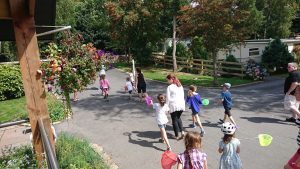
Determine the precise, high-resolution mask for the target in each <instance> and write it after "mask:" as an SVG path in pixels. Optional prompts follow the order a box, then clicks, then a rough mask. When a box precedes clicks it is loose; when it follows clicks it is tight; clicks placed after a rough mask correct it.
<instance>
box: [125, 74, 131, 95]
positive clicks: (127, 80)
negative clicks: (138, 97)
mask: <svg viewBox="0 0 300 169" xmlns="http://www.w3.org/2000/svg"><path fill="white" fill-rule="evenodd" d="M132 90H133V86H132V83H131V81H130V77H127V78H126V83H125V91H126V92H128V94H129V99H131V97H132Z"/></svg>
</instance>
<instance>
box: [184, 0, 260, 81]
mask: <svg viewBox="0 0 300 169" xmlns="http://www.w3.org/2000/svg"><path fill="white" fill-rule="evenodd" d="M194 4H197V5H194V6H193V7H192V6H186V7H185V8H183V9H182V10H183V12H184V13H183V14H182V15H181V16H180V19H179V20H180V27H179V29H180V35H181V36H183V37H193V36H202V37H203V40H204V45H205V48H206V49H207V51H208V52H209V53H211V55H212V57H213V63H214V64H213V76H214V84H215V85H216V84H217V71H216V61H217V52H218V51H219V50H220V49H222V48H227V47H228V45H232V44H234V43H239V42H241V41H243V40H244V39H247V38H248V37H249V36H250V35H251V34H253V33H254V30H255V28H254V26H253V25H256V23H253V22H259V20H256V19H253V18H251V16H253V12H256V13H258V11H257V10H256V8H255V1H254V0H196V1H194ZM257 24H258V23H257Z"/></svg>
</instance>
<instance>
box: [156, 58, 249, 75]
mask: <svg viewBox="0 0 300 169" xmlns="http://www.w3.org/2000/svg"><path fill="white" fill-rule="evenodd" d="M153 58H154V61H155V64H156V65H161V66H163V67H172V66H173V59H172V56H167V55H162V54H157V53H153ZM176 61H177V66H178V69H186V70H187V71H193V72H198V73H199V74H202V75H213V61H212V60H204V59H189V58H182V57H176ZM244 66H245V65H244V64H242V63H237V62H225V61H217V74H220V75H232V76H239V77H242V78H243V77H244V76H245V67H244Z"/></svg>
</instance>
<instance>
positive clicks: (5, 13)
mask: <svg viewBox="0 0 300 169" xmlns="http://www.w3.org/2000/svg"><path fill="white" fill-rule="evenodd" d="M0 19H12V18H11V14H10V8H9V2H8V0H0Z"/></svg>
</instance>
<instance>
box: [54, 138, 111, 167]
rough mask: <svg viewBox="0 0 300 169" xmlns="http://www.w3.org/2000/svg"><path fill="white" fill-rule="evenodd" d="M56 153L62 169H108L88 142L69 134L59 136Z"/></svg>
mask: <svg viewBox="0 0 300 169" xmlns="http://www.w3.org/2000/svg"><path fill="white" fill-rule="evenodd" d="M56 152H57V160H58V162H59V167H60V168H67V169H69V168H70V169H71V168H86V169H88V168H93V169H107V168H108V166H107V164H106V163H105V162H104V160H103V159H102V157H101V156H100V155H99V154H98V153H96V152H95V151H94V150H93V149H92V148H91V146H90V144H89V142H88V141H87V140H85V139H81V138H77V137H74V136H72V135H70V134H67V133H61V134H60V135H59V137H58V140H57V144H56Z"/></svg>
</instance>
